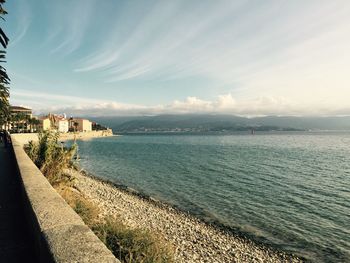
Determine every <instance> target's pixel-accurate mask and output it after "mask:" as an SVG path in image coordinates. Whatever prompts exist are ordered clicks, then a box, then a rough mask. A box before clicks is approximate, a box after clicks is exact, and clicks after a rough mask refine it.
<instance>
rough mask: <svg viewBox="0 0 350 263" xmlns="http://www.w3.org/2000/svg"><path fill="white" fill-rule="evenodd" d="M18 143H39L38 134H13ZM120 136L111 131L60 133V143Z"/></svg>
mask: <svg viewBox="0 0 350 263" xmlns="http://www.w3.org/2000/svg"><path fill="white" fill-rule="evenodd" d="M11 135H12V136H13V137H14V138H15V139H16V141H17V142H18V143H20V144H22V145H25V144H28V143H29V142H30V141H34V142H36V141H38V133H13V134H11ZM114 136H119V135H117V134H113V131H112V130H111V129H108V130H101V131H89V132H75V133H74V132H67V133H60V137H59V139H58V140H59V141H62V142H65V141H70V140H74V139H76V140H89V139H94V138H105V137H114Z"/></svg>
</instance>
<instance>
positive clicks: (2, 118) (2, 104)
mask: <svg viewBox="0 0 350 263" xmlns="http://www.w3.org/2000/svg"><path fill="white" fill-rule="evenodd" d="M5 2H6V1H5V0H0V18H1V19H2V20H5V19H4V16H5V15H6V14H7V12H6V10H5V9H4V8H3V4H4V3H5ZM8 43H9V38H8V37H7V36H6V34H5V32H4V31H3V30H2V28H1V27H0V44H1V46H2V47H3V48H4V49H6V48H7V45H8ZM0 63H6V51H5V50H0ZM9 84H10V78H9V76H8V75H7V72H6V69H5V68H4V67H3V66H2V65H0V125H2V124H3V123H5V122H6V120H7V118H8V116H9V114H10V105H9V97H10V93H9V86H8V85H9Z"/></svg>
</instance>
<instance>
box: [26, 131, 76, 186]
mask: <svg viewBox="0 0 350 263" xmlns="http://www.w3.org/2000/svg"><path fill="white" fill-rule="evenodd" d="M38 137H39V140H38V142H33V141H30V142H29V144H28V146H27V147H26V152H27V154H28V156H29V157H30V158H31V159H32V160H33V162H34V163H35V164H36V165H37V166H38V167H39V169H40V171H41V172H42V173H43V174H44V175H45V176H46V177H47V178H48V180H49V181H50V182H51V183H52V184H53V185H56V184H59V183H60V182H61V181H64V180H66V181H67V180H68V181H69V180H70V179H71V178H69V176H67V175H65V174H64V169H66V168H68V167H69V166H70V165H71V163H72V158H73V156H74V155H75V153H76V151H77V145H76V143H74V144H73V145H72V146H71V147H68V148H65V147H63V145H60V144H59V143H58V138H59V132H52V131H44V132H41V133H39V135H38Z"/></svg>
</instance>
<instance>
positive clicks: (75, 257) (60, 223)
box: [11, 135, 120, 263]
mask: <svg viewBox="0 0 350 263" xmlns="http://www.w3.org/2000/svg"><path fill="white" fill-rule="evenodd" d="M11 139H12V147H13V153H14V156H15V160H16V163H17V168H18V174H19V177H20V180H21V183H22V195H23V196H22V198H23V202H24V204H25V210H26V211H25V214H26V219H27V221H28V223H29V224H30V226H29V227H30V229H31V231H32V235H33V236H34V237H35V247H36V250H37V254H38V256H39V258H40V262H60V263H61V262H65V263H66V262H67V263H68V262H72V263H73V262H106V263H109V262H111V263H112V262H113V263H120V262H119V261H118V260H117V259H116V258H115V257H114V255H113V254H112V253H111V252H110V251H109V250H108V249H107V247H106V246H105V245H104V244H103V243H102V242H101V241H100V240H99V239H98V238H97V237H96V235H95V234H94V233H93V232H92V231H91V230H90V228H89V227H87V226H86V225H85V224H84V222H83V221H82V219H81V218H80V217H79V216H78V215H77V214H76V213H75V212H74V211H73V210H72V208H71V207H70V206H69V205H68V204H67V203H66V202H65V201H64V200H63V198H62V197H61V196H60V195H59V194H58V193H57V192H56V191H55V190H54V189H53V187H52V186H51V185H50V183H49V182H48V181H47V180H46V178H45V177H44V176H43V174H42V173H41V172H40V171H39V169H38V168H37V167H36V166H35V164H34V163H33V162H32V161H31V160H30V158H29V157H28V156H27V154H26V153H25V151H24V150H23V143H22V142H18V141H17V140H16V135H15V136H13V135H12V136H11Z"/></svg>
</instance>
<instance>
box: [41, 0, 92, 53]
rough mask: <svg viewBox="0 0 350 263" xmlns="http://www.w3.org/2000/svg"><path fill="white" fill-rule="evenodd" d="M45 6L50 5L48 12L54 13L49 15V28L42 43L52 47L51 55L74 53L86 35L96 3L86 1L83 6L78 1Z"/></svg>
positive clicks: (90, 0) (89, 0)
mask: <svg viewBox="0 0 350 263" xmlns="http://www.w3.org/2000/svg"><path fill="white" fill-rule="evenodd" d="M46 4H47V5H48V4H49V5H50V10H51V11H52V10H53V11H54V13H52V14H50V21H49V23H50V24H51V26H50V27H49V32H48V35H47V36H48V37H47V39H46V40H44V42H45V43H46V44H50V45H51V46H53V48H52V49H51V53H58V52H59V53H60V54H64V55H68V54H70V53H72V52H74V51H75V50H77V49H78V48H79V47H80V46H81V44H82V41H83V40H84V37H85V35H86V34H87V33H88V29H89V25H90V23H91V22H92V21H93V11H94V10H95V8H96V1H95V0H86V1H84V4H82V3H81V2H79V1H73V2H65V3H64V4H62V3H56V4H53V3H51V2H50V3H46ZM52 5H54V8H52Z"/></svg>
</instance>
